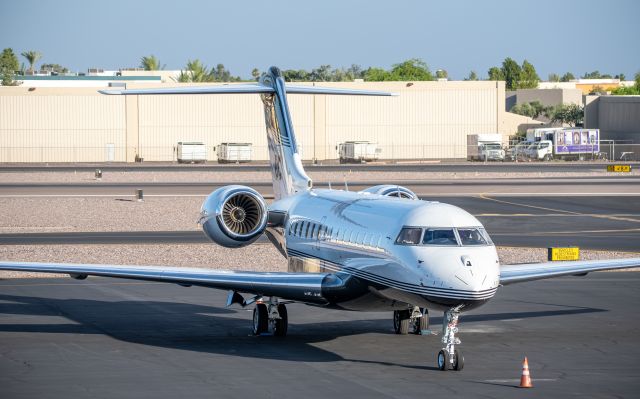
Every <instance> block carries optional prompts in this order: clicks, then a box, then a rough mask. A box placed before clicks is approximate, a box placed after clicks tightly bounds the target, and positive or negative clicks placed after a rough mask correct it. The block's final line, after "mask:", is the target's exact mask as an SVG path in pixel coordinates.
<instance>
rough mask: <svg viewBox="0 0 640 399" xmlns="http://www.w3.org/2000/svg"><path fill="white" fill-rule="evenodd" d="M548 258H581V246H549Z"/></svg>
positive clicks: (552, 259) (553, 259)
mask: <svg viewBox="0 0 640 399" xmlns="http://www.w3.org/2000/svg"><path fill="white" fill-rule="evenodd" d="M548 255H549V256H548V258H549V260H551V261H555V260H580V248H578V247H562V248H549V249H548Z"/></svg>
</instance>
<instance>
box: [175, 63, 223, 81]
mask: <svg viewBox="0 0 640 399" xmlns="http://www.w3.org/2000/svg"><path fill="white" fill-rule="evenodd" d="M214 81H215V77H214V74H213V72H212V71H211V70H209V69H208V68H207V66H206V65H203V64H202V63H201V62H200V60H199V59H195V60H193V61H191V60H189V61H187V65H186V66H185V69H184V70H183V71H180V75H179V76H178V82H183V83H188V82H214Z"/></svg>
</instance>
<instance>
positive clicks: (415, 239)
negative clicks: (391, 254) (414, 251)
mask: <svg viewBox="0 0 640 399" xmlns="http://www.w3.org/2000/svg"><path fill="white" fill-rule="evenodd" d="M421 236H422V229H421V228H419V227H405V228H403V229H402V230H401V231H400V234H398V238H397V239H396V244H400V245H418V244H420V237H421Z"/></svg>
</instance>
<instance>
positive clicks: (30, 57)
mask: <svg viewBox="0 0 640 399" xmlns="http://www.w3.org/2000/svg"><path fill="white" fill-rule="evenodd" d="M21 55H22V56H23V57H24V58H26V59H27V62H28V63H29V71H30V72H31V73H33V71H34V68H33V67H34V65H35V64H36V62H38V60H40V59H41V58H42V54H41V53H39V52H37V51H33V50H32V51H25V52H23V53H22V54H21Z"/></svg>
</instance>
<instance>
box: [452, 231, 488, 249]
mask: <svg viewBox="0 0 640 399" xmlns="http://www.w3.org/2000/svg"><path fill="white" fill-rule="evenodd" d="M458 235H459V236H460V241H461V242H462V245H487V240H485V238H484V236H483V235H482V233H481V232H480V229H474V228H464V229H458Z"/></svg>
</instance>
